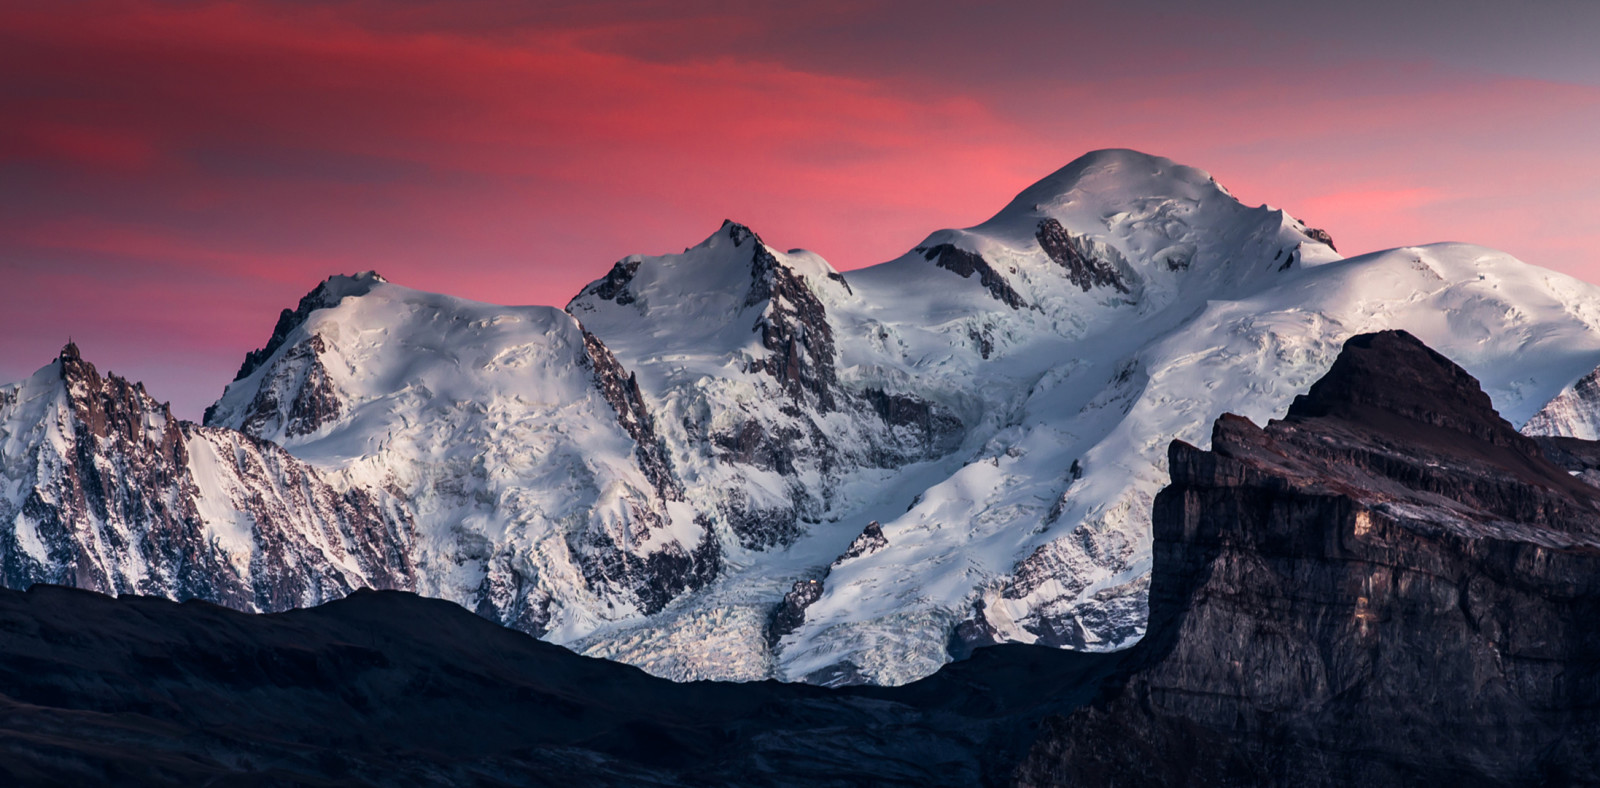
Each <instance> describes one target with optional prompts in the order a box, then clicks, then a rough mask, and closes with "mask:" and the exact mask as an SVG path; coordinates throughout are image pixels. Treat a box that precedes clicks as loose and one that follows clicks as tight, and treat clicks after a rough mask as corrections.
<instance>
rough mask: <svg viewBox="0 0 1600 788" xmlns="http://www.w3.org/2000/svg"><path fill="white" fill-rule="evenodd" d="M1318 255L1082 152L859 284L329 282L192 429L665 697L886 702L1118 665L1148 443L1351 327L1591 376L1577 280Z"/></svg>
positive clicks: (1434, 249)
mask: <svg viewBox="0 0 1600 788" xmlns="http://www.w3.org/2000/svg"><path fill="white" fill-rule="evenodd" d="M1331 240H1332V239H1331V238H1330V237H1329V236H1328V235H1327V234H1326V233H1324V232H1321V231H1319V230H1315V229H1313V228H1309V227H1307V226H1306V225H1304V224H1303V223H1301V222H1299V221H1298V220H1296V219H1294V218H1293V217H1290V216H1288V215H1286V214H1285V213H1283V212H1282V211H1280V210H1275V209H1273V208H1270V207H1268V206H1258V207H1250V206H1246V205H1243V204H1241V203H1240V202H1239V201H1238V200H1236V199H1235V198H1234V197H1233V196H1232V195H1231V194H1229V193H1228V192H1227V190H1225V189H1223V188H1222V187H1221V186H1220V185H1219V184H1217V183H1216V181H1215V180H1213V179H1212V178H1211V176H1210V175H1208V174H1207V173H1205V172H1203V171H1201V170H1197V169H1194V168H1192V167H1185V166H1183V165H1179V164H1177V163H1175V162H1172V161H1169V160H1166V159H1162V158H1159V157H1154V156H1148V155H1145V154H1141V153H1137V152H1134V151H1126V150H1108V151H1097V152H1095V153H1091V154H1089V155H1086V156H1084V157H1082V158H1080V159H1078V160H1076V161H1074V162H1072V163H1071V164H1069V165H1068V166H1067V167H1064V168H1062V169H1061V170H1060V171H1058V172H1056V173H1054V174H1052V175H1050V176H1049V177H1047V178H1045V179H1043V180H1041V181H1040V182H1039V183H1037V184H1035V185H1034V186H1032V187H1029V188H1028V189H1026V190H1025V191H1023V192H1022V193H1021V194H1020V195H1018V197H1017V198H1016V199H1015V200H1013V201H1012V202H1011V203H1010V204H1009V205H1007V206H1005V207H1004V208H1003V209H1002V210H1001V211H1000V212H999V213H997V214H996V215H995V216H994V217H992V218H991V219H989V220H988V221H985V222H983V223H981V224H978V225H976V226H973V227H969V228H965V229H948V230H940V231H937V232H935V233H932V234H931V235H929V236H928V237H927V238H926V239H924V240H923V242H922V243H920V244H918V245H916V246H915V247H914V248H913V249H912V250H911V251H908V252H907V253H906V254H905V255H903V256H901V257H900V258H897V259H895V260H892V261H889V262H887V263H884V264H881V265H877V266H873V267H870V268H866V269H860V270H855V271H849V272H846V273H840V272H839V271H836V270H834V269H833V268H832V267H831V266H830V265H829V264H828V263H827V262H826V261H824V260H823V259H822V258H821V257H819V256H817V255H816V254H813V253H810V252H807V251H804V250H798V249H796V250H789V251H780V250H778V249H776V248H773V247H771V246H769V245H768V244H766V243H765V242H764V241H763V240H762V239H761V238H760V237H758V236H757V235H756V233H754V232H753V231H752V230H750V229H749V228H747V227H744V226H742V225H738V224H735V223H732V222H728V223H725V224H724V225H723V226H722V227H720V228H718V229H717V231H716V232H714V233H712V234H711V235H710V236H709V237H708V238H706V239H705V240H704V241H703V242H701V243H699V244H697V245H695V246H693V247H690V248H688V249H685V250H684V251H683V252H682V253H678V254H666V255H656V256H632V257H628V258H625V259H623V260H621V261H618V262H617V263H616V264H615V265H613V266H612V267H611V268H610V270H609V271H608V272H606V273H605V275H604V276H602V277H601V278H599V279H597V280H595V281H594V282H593V283H591V284H590V285H589V286H587V287H585V288H584V289H583V290H582V291H581V292H580V293H579V294H578V295H577V296H575V297H574V298H573V299H572V301H571V302H570V303H569V304H568V305H567V306H566V309H565V310H557V309H552V308H548V307H507V306H497V305H492V304H483V303H476V302H471V301H466V300H463V299H458V298H451V297H449V296H443V295H436V294H430V293H422V292H419V291H415V290H410V289H408V288H405V287H401V286H398V285H394V284H390V283H387V282H384V281H383V280H382V278H381V277H378V276H376V275H375V274H371V273H367V274H357V275H354V276H340V277H333V278H331V279H329V280H328V281H327V282H324V283H322V284H321V285H319V286H318V287H317V288H316V289H315V290H313V291H312V292H311V293H309V294H307V296H306V297H305V298H303V299H301V300H300V302H299V303H298V304H296V305H295V307H294V308H292V309H286V310H284V312H283V314H282V315H281V316H280V318H279V320H278V322H277V324H276V325H275V326H274V330H273V332H272V335H271V337H270V338H269V340H268V341H267V343H266V344H265V345H264V346H263V347H262V348H260V349H259V350H257V351H254V352H252V353H250V354H249V355H248V356H247V357H246V360H245V363H244V364H243V365H242V367H241V369H240V375H239V376H238V378H237V379H236V380H234V381H233V382H232V383H231V384H230V385H229V386H228V388H227V390H226V392H225V393H224V394H223V396H222V397H221V399H220V400H219V401H218V402H217V403H216V405H215V406H214V407H213V408H212V409H211V410H210V411H209V413H208V417H207V424H208V425H209V426H212V427H219V428H227V429H232V430H237V431H239V432H241V433H243V434H245V435H248V436H250V437H252V438H256V439H259V440H264V441H270V442H272V443H276V444H278V445H280V446H282V447H284V448H285V449H287V451H288V452H289V453H290V454H291V455H293V456H294V457H295V458H297V459H299V460H301V461H303V462H304V463H306V464H307V465H309V466H311V467H314V468H316V469H317V470H318V471H319V473H320V474H321V476H322V478H324V480H325V481H326V482H327V484H329V485H330V486H331V487H332V488H333V489H335V490H337V491H338V492H339V494H340V495H341V496H343V495H358V496H359V495H367V496H372V497H374V499H375V500H383V501H387V502H390V503H392V504H393V505H394V506H398V507H400V510H399V511H401V512H403V517H404V519H406V521H407V522H409V523H410V524H411V525H410V526H409V528H410V530H409V531H408V532H407V533H409V534H410V536H408V537H407V538H406V539H404V540H398V541H397V542H396V546H395V547H394V549H395V550H399V551H402V552H403V553H404V554H405V556H406V560H407V561H408V562H409V565H410V566H411V567H412V568H413V570H414V575H413V576H414V578H415V587H416V588H417V589H418V590H419V592H421V593H425V594H429V595H435V596H439V597H443V598H446V599H450V600H453V601H456V602H459V603H461V604H463V605H465V606H467V607H469V608H470V609H473V610H475V611H478V612H479V613H481V614H482V615H484V616H487V617H489V618H491V619H493V620H495V621H499V622H501V623H504V624H507V625H510V626H514V627H517V628H519V629H522V630H524V631H527V632H531V633H535V634H538V635H540V636H541V637H544V638H547V639H549V640H551V641H554V642H558V643H562V644H564V645H568V646H570V647H572V648H574V649H576V650H579V651H581V652H583V653H586V654H591V655H597V656H605V657H608V658H613V659H618V660H622V661H627V662H630V663H633V664H636V665H640V666H642V667H644V668H646V669H647V670H650V671H652V672H654V673H657V674H658V675H664V676H669V677H672V678H677V679H689V678H720V679H760V678H777V679H781V680H786V681H813V682H821V683H840V682H853V681H859V682H869V683H879V684H898V683H903V682H906V681H910V680H913V679H915V678H917V677H919V676H924V675H928V674H929V673H931V672H932V671H934V670H936V669H937V668H938V667H939V666H940V665H942V664H944V663H946V662H948V661H950V660H951V659H955V658H959V657H961V656H963V655H966V654H968V653H970V652H971V650H972V649H974V648H978V647H981V646H984V645H988V644H994V643H1029V644H1040V645H1047V646H1054V647H1061V648H1070V649H1081V650H1088V651H1109V650H1116V649H1121V648H1126V647H1127V646H1129V645H1130V644H1132V643H1134V642H1136V641H1137V640H1138V638H1139V637H1140V635H1141V634H1142V632H1143V631H1144V626H1145V620H1146V616H1147V606H1146V598H1147V595H1148V592H1149V577H1150V567H1151V555H1152V553H1151V533H1150V528H1149V521H1150V515H1151V512H1152V504H1153V501H1154V499H1155V495H1156V493H1157V492H1158V491H1159V490H1160V489H1161V488H1162V487H1163V486H1164V485H1165V484H1166V483H1167V481H1168V471H1167V461H1168V458H1167V453H1166V451H1165V447H1166V445H1167V443H1168V442H1169V441H1170V440H1171V439H1173V438H1178V439H1181V440H1185V441H1189V442H1191V443H1195V444H1197V445H1198V444H1203V443H1204V441H1205V440H1206V439H1207V434H1206V425H1208V424H1209V423H1210V422H1211V420H1212V419H1214V418H1215V416H1216V414H1218V413H1222V412H1235V413H1240V414H1242V415H1244V416H1246V417H1249V418H1254V419H1256V420H1257V421H1261V420H1264V419H1265V418H1267V417H1269V416H1272V415H1276V414H1279V413H1282V412H1283V410H1284V409H1285V408H1286V407H1287V406H1288V405H1289V402H1290V400H1291V399H1292V398H1293V397H1294V396H1295V394H1297V393H1299V392H1301V391H1304V389H1305V388H1306V387H1307V386H1309V385H1310V383H1311V382H1312V381H1314V380H1316V379H1317V378H1318V377H1319V376H1321V375H1322V373H1323V372H1325V371H1326V370H1327V369H1328V366H1329V364H1331V363H1332V361H1333V358H1334V356H1335V355H1336V354H1337V352H1338V350H1339V347H1340V345H1341V343H1342V342H1343V341H1344V340H1345V339H1346V338H1348V337H1349V336H1351V335H1353V334H1356V333H1360V332H1365V331H1375V330H1381V329H1386V328H1404V329H1406V330H1408V331H1410V332H1412V333H1413V334H1415V335H1416V336H1418V337H1421V338H1422V339H1423V340H1425V341H1427V342H1429V343H1430V344H1431V345H1433V346H1434V347H1437V348H1439V349H1440V350H1441V351H1442V352H1446V353H1449V354H1450V355H1451V356H1452V357H1453V358H1456V359H1458V360H1459V361H1460V362H1461V364H1462V365H1463V366H1464V367H1465V368H1466V369H1468V370H1469V371H1471V372H1472V373H1473V374H1474V375H1475V376H1477V377H1478V379H1480V380H1481V381H1482V382H1483V386H1484V388H1485V390H1486V391H1487V392H1488V394H1489V396H1490V397H1491V399H1492V400H1493V402H1494V403H1495V405H1496V406H1497V407H1499V408H1500V410H1501V411H1502V412H1503V413H1504V414H1505V415H1506V416H1507V417H1508V418H1509V419H1510V420H1511V421H1512V422H1514V423H1517V424H1522V423H1524V422H1525V421H1527V420H1528V419H1529V417H1531V416H1533V414H1534V412H1535V411H1537V410H1538V409H1539V408H1540V407H1541V406H1543V405H1544V404H1545V403H1546V402H1548V401H1549V400H1550V398H1551V397H1552V396H1554V395H1555V394H1556V393H1557V392H1558V391H1559V390H1560V389H1561V387H1563V386H1566V385H1568V384H1569V383H1570V382H1571V381H1573V380H1575V379H1577V378H1578V377H1580V376H1581V375H1582V374H1583V373H1585V372H1587V371H1589V370H1592V369H1594V368H1595V367H1596V365H1597V364H1600V330H1597V327H1600V307H1596V306H1595V305H1596V304H1600V288H1596V287H1594V286H1592V285H1587V284H1584V283H1581V282H1578V281H1576V280H1572V279H1570V278H1566V277H1562V276H1560V275H1557V274H1554V273H1551V272H1547V271H1541V270H1539V269H1535V268H1532V267H1530V266H1527V265H1525V264H1522V263H1520V262H1518V261H1516V260H1514V259H1512V258H1510V257H1508V256H1506V255H1504V254H1501V253H1498V252H1494V251H1492V250H1487V249H1483V248H1480V247H1473V246H1466V245H1459V244H1449V245H1436V246H1429V247H1420V248H1407V249H1397V250H1390V251H1386V252H1380V253H1375V254H1370V255H1364V256H1361V257H1357V258H1352V259H1348V260H1345V259H1343V258H1341V257H1339V255H1338V254H1337V253H1336V252H1335V251H1334V250H1333V248H1332V244H1331ZM8 473H13V475H15V473H19V472H12V471H8ZM19 489H20V488H19ZM385 505H386V506H387V505H389V504H385ZM870 522H877V523H878V524H879V525H878V534H877V536H878V537H881V541H880V539H878V538H873V539H869V540H867V542H863V543H862V544H861V545H860V547H861V548H862V549H860V550H856V549H854V547H853V546H852V543H853V542H855V541H857V540H858V538H859V537H862V536H863V530H862V529H863V524H864V523H870ZM811 580H816V581H818V583H819V584H820V587H819V588H811V587H810V586H809V585H808V586H806V589H805V593H804V594H802V597H803V599H804V604H803V605H797V604H791V600H789V598H788V597H789V596H790V595H791V593H792V592H794V591H795V590H796V583H797V582H799V581H811ZM781 611H788V613H787V614H785V615H784V616H783V621H784V625H783V626H781V627H778V628H776V629H774V628H773V627H772V622H773V621H774V620H775V617H776V616H778V614H779V613H780V612H781ZM775 632H781V634H778V635H776V636H774V634H773V633H775Z"/></svg>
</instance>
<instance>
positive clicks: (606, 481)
mask: <svg viewBox="0 0 1600 788" xmlns="http://www.w3.org/2000/svg"><path fill="white" fill-rule="evenodd" d="M358 285H359V286H358ZM318 292H321V293H332V294H336V295H335V297H333V298H328V299H326V301H327V305H326V306H321V307H318V308H316V309H312V310H307V311H306V313H305V315H304V316H303V318H302V320H301V322H299V323H298V324H294V325H288V326H285V325H283V324H280V328H285V329H286V330H285V331H283V332H282V336H283V340H282V342H281V343H280V344H279V346H278V347H277V348H276V349H275V350H274V352H272V353H270V354H267V355H266V356H265V357H264V358H263V360H262V361H261V363H260V364H259V366H256V367H255V368H254V369H250V370H248V371H247V374H245V375H244V376H243V377H241V378H240V379H239V380H236V381H235V382H234V383H232V384H231V385H229V387H228V389H227V391H226V392H225V393H224V395H223V396H222V398H221V399H220V400H219V401H218V403H217V405H216V406H215V407H214V408H213V409H212V411H211V413H210V423H212V424H214V425H220V426H226V427H231V428H235V429H239V430H241V431H243V432H245V433H247V434H250V435H252V436H254V437H258V438H262V439H265V440H271V441H275V442H278V443H280V444H282V445H284V446H286V447H288V448H289V450H290V451H292V452H293V453H295V454H296V456H299V457H301V458H303V459H305V460H307V461H308V462H311V463H313V464H315V465H317V466H318V467H320V468H322V469H324V470H325V471H326V472H328V473H330V474H331V475H333V476H334V478H336V479H337V480H338V483H339V484H340V485H341V486H342V487H344V488H345V489H383V490H389V491H392V492H393V493H394V494H396V495H397V496H400V497H402V498H403V499H405V500H407V501H408V502H409V504H410V511H411V514H412V516H413V518H414V520H415V523H416V529H417V543H416V546H415V548H414V552H413V557H414V559H415V561H416V563H417V567H418V588H419V590H420V591H422V592H423V593H427V594H431V595H436V596H441V597H444V598H447V599H451V600H454V601H457V602H460V603H462V604H464V605H466V606H467V607H469V608H471V609H475V610H477V611H479V612H480V613H482V614H484V615H488V616H490V617H493V618H496V619H498V620H501V621H503V622H505V623H507V624H510V625H514V626H517V627H518V628H521V629H525V630H527V631H530V632H533V633H535V634H539V635H543V636H547V637H549V638H551V639H554V640H557V641H563V640H566V639H570V638H571V637H574V636H578V635H582V634H587V633H588V632H590V631H592V630H593V629H594V628H595V627H597V626H599V625H601V624H603V623H604V622H606V621H608V620H612V619H616V618H619V617H635V618H637V617H639V616H642V615H647V614H649V613H652V612H654V611H655V610H656V609H658V608H659V607H660V606H661V605H662V604H664V603H665V601H666V600H668V599H671V598H672V597H673V596H675V595H677V594H678V593H681V592H682V591H683V590H685V589H687V588H691V587H695V586H698V585H700V584H702V583H703V582H704V579H705V578H706V577H709V576H710V575H712V574H714V573H715V572H716V569H717V567H718V566H719V562H720V557H719V555H718V552H717V544H716V542H715V541H714V540H710V539H708V538H707V536H706V529H705V526H704V525H703V524H702V523H701V522H698V521H697V517H696V513H695V512H694V511H693V510H692V509H691V507H690V506H689V505H688V504H687V503H685V502H684V501H683V500H682V495H681V491H679V490H678V489H677V488H676V485H675V482H673V480H672V479H671V478H670V472H669V471H667V472H665V473H666V475H665V476H660V475H658V476H657V477H656V478H652V475H651V468H650V467H649V466H648V463H647V462H646V460H647V458H649V457H652V456H655V455H656V453H657V452H656V451H655V446H654V445H653V443H654V439H653V438H649V437H648V430H647V429H645V428H644V426H643V425H641V424H640V423H639V419H638V416H637V414H634V413H632V412H631V411H630V410H629V397H630V393H629V392H630V389H629V381H628V379H627V377H626V374H625V373H623V372H622V371H621V370H620V369H619V368H616V367H615V360H614V359H613V358H612V357H611V355H610V353H609V351H607V350H606V349H605V347H604V345H603V344H601V343H599V342H598V340H595V339H594V338H593V337H592V335H587V334H586V332H584V330H583V328H582V327H581V326H580V325H579V324H578V322H577V321H576V320H574V319H573V318H572V317H571V316H570V315H568V314H566V313H565V312H562V311H561V310H559V309H553V308H550V307H501V306H494V305H490V304H482V303H477V302H473V301H467V300H464V299H459V298H452V297H449V296H443V295H436V294H432V293H423V292H419V291H416V290H411V289H408V288H405V287H400V286H398V285H393V284H389V283H387V282H384V281H382V279H381V278H380V277H376V276H375V275H373V274H370V273H369V274H360V275H357V276H355V277H336V278H335V279H333V280H330V281H329V282H328V283H326V284H325V285H324V286H322V287H319V289H318ZM319 298H320V297H319ZM286 314H287V313H286ZM276 335H277V334H276V333H275V336H276ZM630 419H631V426H632V432H631V434H630V423H629V420H630ZM646 420H648V418H647V417H646ZM641 446H642V450H641ZM656 470H658V471H661V470H662V469H659V468H658V469H656Z"/></svg>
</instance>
